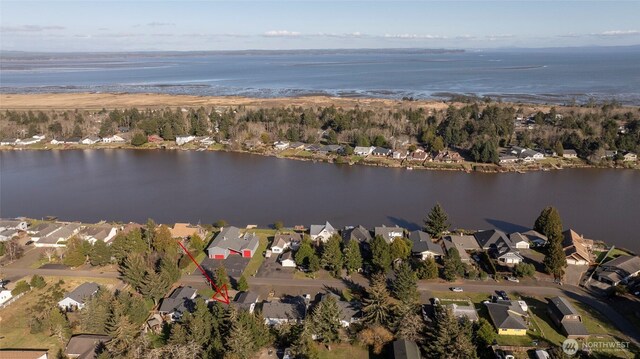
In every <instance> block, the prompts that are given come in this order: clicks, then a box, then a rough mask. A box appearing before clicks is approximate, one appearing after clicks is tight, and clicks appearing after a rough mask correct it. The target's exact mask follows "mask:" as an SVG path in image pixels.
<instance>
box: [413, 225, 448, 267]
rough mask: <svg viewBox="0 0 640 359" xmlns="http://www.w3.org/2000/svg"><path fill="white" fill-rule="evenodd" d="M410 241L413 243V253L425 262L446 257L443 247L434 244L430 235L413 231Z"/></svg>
mask: <svg viewBox="0 0 640 359" xmlns="http://www.w3.org/2000/svg"><path fill="white" fill-rule="evenodd" d="M409 240H410V241H411V242H413V246H412V248H411V253H412V254H413V255H414V256H416V257H420V258H422V260H425V259H427V258H441V257H442V256H444V252H443V251H442V246H440V244H437V243H434V242H433V240H432V239H431V236H429V234H428V233H426V232H423V231H413V232H411V233H410V234H409Z"/></svg>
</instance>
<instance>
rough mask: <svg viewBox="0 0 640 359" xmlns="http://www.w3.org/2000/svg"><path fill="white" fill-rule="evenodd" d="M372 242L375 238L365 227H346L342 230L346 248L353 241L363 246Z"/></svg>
mask: <svg viewBox="0 0 640 359" xmlns="http://www.w3.org/2000/svg"><path fill="white" fill-rule="evenodd" d="M372 240H373V238H372V237H371V233H370V232H369V230H368V229H366V228H365V227H363V226H357V227H345V228H344V229H343V230H342V241H343V242H344V245H345V246H347V245H348V244H349V242H351V241H357V242H358V243H360V244H361V245H362V244H369V243H371V241H372Z"/></svg>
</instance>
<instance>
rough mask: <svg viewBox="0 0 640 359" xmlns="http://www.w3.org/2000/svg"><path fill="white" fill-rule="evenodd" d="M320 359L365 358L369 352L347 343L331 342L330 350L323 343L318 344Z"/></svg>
mask: <svg viewBox="0 0 640 359" xmlns="http://www.w3.org/2000/svg"><path fill="white" fill-rule="evenodd" d="M318 351H319V353H318V354H319V358H320V359H367V358H369V352H368V351H367V350H366V349H364V348H362V347H360V346H358V345H349V344H333V345H331V350H328V349H327V348H326V347H325V346H324V345H318Z"/></svg>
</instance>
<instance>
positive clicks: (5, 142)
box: [0, 138, 18, 146]
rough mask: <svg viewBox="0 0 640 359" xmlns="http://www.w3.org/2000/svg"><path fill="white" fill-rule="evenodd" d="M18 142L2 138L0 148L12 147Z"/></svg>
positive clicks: (13, 139)
mask: <svg viewBox="0 0 640 359" xmlns="http://www.w3.org/2000/svg"><path fill="white" fill-rule="evenodd" d="M17 142H18V140H17V139H15V138H3V139H2V140H0V146H13V145H15V144H16V143H17Z"/></svg>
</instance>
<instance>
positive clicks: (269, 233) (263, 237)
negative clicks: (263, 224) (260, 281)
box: [242, 229, 275, 278]
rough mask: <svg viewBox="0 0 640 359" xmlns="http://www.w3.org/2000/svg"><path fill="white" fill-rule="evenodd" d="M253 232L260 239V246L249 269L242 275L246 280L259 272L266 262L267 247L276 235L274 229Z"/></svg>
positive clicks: (250, 262) (248, 266)
mask: <svg viewBox="0 0 640 359" xmlns="http://www.w3.org/2000/svg"><path fill="white" fill-rule="evenodd" d="M251 232H255V233H256V235H257V236H258V237H260V244H259V245H258V250H256V253H255V255H254V256H253V258H251V260H250V261H249V264H247V267H246V268H245V269H244V272H243V273H242V274H243V275H244V276H245V278H246V277H250V276H252V275H254V274H256V273H257V272H258V269H259V268H260V266H261V265H262V262H264V255H263V254H262V253H264V251H266V250H267V246H268V245H269V243H270V242H271V241H272V240H273V236H274V235H275V230H272V229H255V230H254V229H252V230H251Z"/></svg>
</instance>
